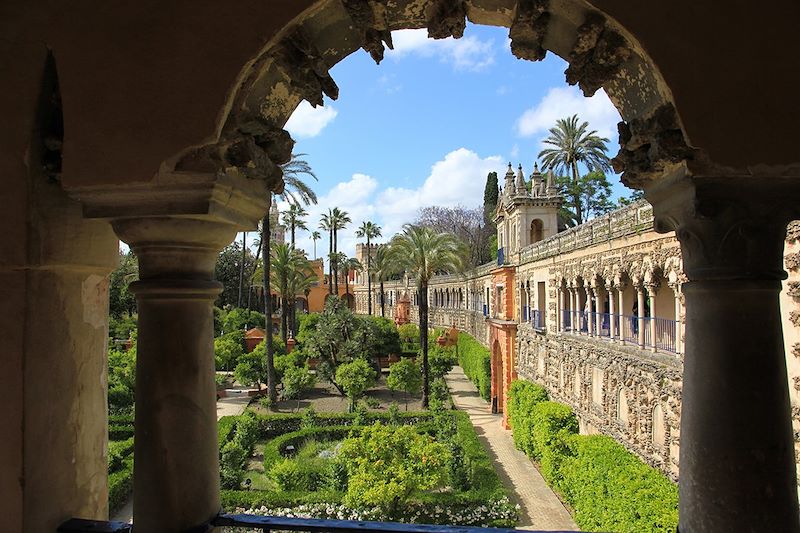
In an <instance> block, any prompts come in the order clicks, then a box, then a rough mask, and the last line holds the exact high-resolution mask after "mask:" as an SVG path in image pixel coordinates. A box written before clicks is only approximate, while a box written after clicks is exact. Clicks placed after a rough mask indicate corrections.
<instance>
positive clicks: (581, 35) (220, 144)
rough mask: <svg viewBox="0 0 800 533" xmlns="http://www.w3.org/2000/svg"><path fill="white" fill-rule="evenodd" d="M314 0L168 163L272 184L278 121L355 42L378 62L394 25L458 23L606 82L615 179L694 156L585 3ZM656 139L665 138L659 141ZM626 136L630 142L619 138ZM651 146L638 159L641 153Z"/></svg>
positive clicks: (623, 47) (664, 95)
mask: <svg viewBox="0 0 800 533" xmlns="http://www.w3.org/2000/svg"><path fill="white" fill-rule="evenodd" d="M445 5H447V6H450V4H447V3H442V2H440V1H431V0H428V1H423V2H407V1H399V2H395V3H392V4H390V5H386V4H382V3H372V2H367V1H364V0H349V1H347V2H341V1H339V0H318V1H317V2H314V3H313V4H312V5H311V6H309V7H308V9H306V10H305V11H303V12H301V13H299V14H298V15H297V16H296V17H295V18H294V19H293V20H292V21H291V22H290V23H288V24H286V25H285V26H284V27H283V28H282V30H280V31H278V32H277V33H276V34H275V36H274V37H273V38H272V39H271V40H269V41H268V42H267V43H266V44H265V45H264V46H263V47H262V48H261V49H260V50H258V51H256V52H255V53H254V55H253V56H252V57H251V58H250V60H249V61H247V63H246V64H245V65H244V67H243V68H242V69H241V71H240V73H239V75H238V76H237V77H236V79H235V81H234V82H233V84H232V87H231V89H230V91H229V93H228V97H227V101H226V102H225V104H224V106H223V109H222V113H220V115H219V118H218V120H217V125H216V131H215V132H214V134H213V135H212V136H211V138H212V140H211V141H209V142H206V143H205V144H203V145H195V146H191V147H187V148H186V149H184V150H182V151H180V152H179V153H177V154H176V155H175V156H173V157H171V158H169V159H168V160H167V162H166V166H164V167H162V168H164V169H165V170H189V171H191V170H195V171H197V170H205V171H208V170H212V169H213V170H226V169H230V168H232V167H234V168H235V169H238V171H239V172H240V173H241V174H244V175H248V176H249V175H254V174H256V173H257V174H259V175H260V176H262V179H263V177H264V176H266V177H267V179H266V180H265V181H266V182H267V186H268V187H270V188H271V189H273V190H279V189H280V188H281V180H282V178H281V174H280V172H279V170H280V169H279V167H278V165H280V164H281V163H284V162H285V161H287V160H288V159H289V157H290V155H291V148H292V141H291V139H290V138H289V136H288V134H287V133H286V132H285V131H283V130H282V129H281V128H283V125H284V124H285V123H286V121H287V120H288V118H289V116H290V115H291V113H292V112H293V111H294V109H295V108H296V107H297V106H298V105H299V103H300V102H301V101H302V100H307V101H308V102H310V103H311V104H312V105H313V106H315V107H316V106H318V105H323V103H324V99H323V95H326V96H328V97H329V98H331V99H334V100H335V99H336V98H337V97H338V94H339V88H338V86H337V85H336V83H335V81H334V80H333V78H332V77H331V76H330V74H329V70H330V69H331V68H332V67H333V66H334V65H336V64H337V63H338V62H339V61H341V60H342V59H344V58H345V57H347V56H348V55H350V54H352V53H353V52H355V51H356V50H357V49H358V48H359V47H362V48H363V49H364V50H366V51H367V52H369V53H370V55H371V56H372V57H373V59H374V60H375V61H376V62H380V61H381V60H382V59H383V55H384V50H385V46H387V45H388V46H391V33H390V31H391V30H398V29H419V28H427V29H428V35H429V36H430V37H432V38H437V39H441V38H446V37H451V36H452V37H456V38H459V37H461V36H462V35H463V32H464V28H465V25H466V21H467V19H469V21H471V22H473V23H475V24H486V25H493V26H505V27H508V28H509V29H510V31H509V37H510V40H511V51H512V53H513V54H514V55H515V56H516V57H518V58H520V59H527V60H531V61H538V60H541V59H543V58H544V57H545V55H546V53H547V52H548V51H550V52H553V53H555V54H556V55H558V56H560V57H562V58H564V59H565V60H567V61H568V63H569V66H568V68H567V69H566V71H565V75H566V81H567V83H569V84H571V85H578V86H579V87H580V89H581V90H582V92H583V93H584V95H586V96H591V95H593V94H594V93H595V92H596V91H597V90H599V89H600V88H603V89H604V90H605V91H606V93H607V94H608V96H609V98H610V99H611V101H612V102H613V103H614V105H615V106H616V108H617V109H618V110H619V112H620V115H621V116H622V118H623V120H625V121H626V123H625V124H623V126H622V128H623V129H622V130H621V131H622V134H621V137H620V138H621V139H622V142H623V146H622V150H621V151H620V153H619V155H618V156H617V158H616V159H615V163H616V165H617V167H618V168H622V169H624V174H623V180H624V181H625V182H626V183H627V184H629V185H632V186H641V185H642V184H643V183H645V182H647V181H648V180H649V179H652V178H654V177H656V176H657V175H661V174H662V173H663V172H664V171H665V170H667V169H672V168H675V167H677V166H680V165H685V164H686V163H685V162H686V160H687V159H688V158H689V157H690V156H691V155H692V150H691V149H690V148H688V146H689V143H688V141H687V136H686V134H685V133H684V131H683V128H682V124H681V120H680V116H679V114H678V111H677V110H676V107H675V105H674V103H673V97H672V94H671V91H670V89H669V87H668V85H667V83H666V81H665V80H664V78H663V77H662V74H661V71H660V69H659V68H658V66H657V65H656V63H655V61H654V60H653V59H652V58H651V57H650V56H649V54H648V53H647V51H646V49H645V47H644V46H642V45H641V44H640V43H639V41H638V39H637V38H636V36H635V35H634V34H633V33H632V32H631V31H628V29H626V28H625V27H624V26H623V25H622V24H621V23H620V22H619V21H618V20H616V19H614V18H613V17H611V16H609V15H608V14H607V13H603V12H602V11H601V10H599V9H597V8H595V7H592V6H590V5H589V4H588V3H587V2H585V1H583V0H566V1H564V2H552V3H549V4H545V3H528V2H524V3H523V2H517V1H516V0H470V1H469V2H455V3H453V5H452V6H450V7H445ZM662 139H665V140H667V139H668V142H661V141H662ZM629 141H632V142H631V146H630V147H626V146H625V143H627V142H629ZM645 143H646V144H647V145H648V146H650V150H648V151H647V153H646V154H642V153H641V150H640V149H639V147H640V146H643V145H644V144H645Z"/></svg>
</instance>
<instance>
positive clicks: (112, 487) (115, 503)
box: [108, 456, 133, 513]
mask: <svg viewBox="0 0 800 533" xmlns="http://www.w3.org/2000/svg"><path fill="white" fill-rule="evenodd" d="M131 491H133V456H128V457H127V458H125V459H124V460H123V462H122V466H121V467H120V468H119V470H117V471H116V472H112V473H109V474H108V510H109V513H114V512H115V511H116V510H118V509H119V508H120V507H122V506H123V505H124V504H125V502H126V501H127V500H128V496H129V495H130V493H131Z"/></svg>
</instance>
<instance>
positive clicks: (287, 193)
mask: <svg viewBox="0 0 800 533" xmlns="http://www.w3.org/2000/svg"><path fill="white" fill-rule="evenodd" d="M304 155H305V154H292V158H291V159H290V160H289V162H288V163H284V164H283V165H281V170H282V171H283V183H284V187H283V192H281V193H280V194H278V195H276V196H277V197H279V198H281V199H283V200H288V201H290V202H291V203H293V204H297V203H300V202H302V203H304V204H305V205H308V204H312V203H313V204H316V203H317V195H316V194H315V193H314V191H313V190H311V187H309V186H308V185H306V183H305V182H304V181H303V179H302V177H303V176H310V177H312V178H314V179H315V180H316V179H317V176H316V175H315V174H314V171H313V170H311V165H309V164H308V162H307V161H305V160H304V159H301V157H302V156H304ZM272 196H273V195H272V193H270V196H269V201H270V202H269V203H270V209H271V208H272V202H273V198H272ZM270 209H267V213H266V214H265V215H264V218H263V219H262V220H261V261H262V264H263V265H264V268H263V276H262V281H263V283H264V291H263V292H264V316H265V324H264V325H265V328H264V329H265V339H264V343H265V345H266V346H265V348H266V350H265V351H266V367H267V394H268V395H269V399H270V400H272V401H276V400H277V399H278V383H277V378H276V376H275V354H274V352H273V350H272V291H271V288H270V284H269V282H270V279H271V276H270V248H271V247H270V238H271V228H270Z"/></svg>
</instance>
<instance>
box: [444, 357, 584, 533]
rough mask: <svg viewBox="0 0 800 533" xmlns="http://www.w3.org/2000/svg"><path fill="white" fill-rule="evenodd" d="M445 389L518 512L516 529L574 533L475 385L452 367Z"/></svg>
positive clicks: (574, 527) (566, 514)
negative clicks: (519, 510)
mask: <svg viewBox="0 0 800 533" xmlns="http://www.w3.org/2000/svg"><path fill="white" fill-rule="evenodd" d="M446 380H447V386H448V388H449V389H450V394H451V396H452V398H453V403H454V404H455V406H456V407H457V408H458V409H461V410H462V411H465V412H466V413H467V414H469V418H470V420H471V421H472V425H473V426H475V431H476V432H477V433H478V438H480V439H481V441H482V442H483V445H484V446H485V447H486V449H487V450H488V452H489V455H490V456H491V458H492V461H493V462H494V464H495V468H496V470H497V473H498V475H499V476H500V479H501V480H502V481H503V485H505V487H506V489H508V491H509V492H510V493H511V499H512V501H514V500H516V501H514V503H518V504H519V505H520V507H521V508H522V509H521V511H522V512H521V516H520V521H519V523H518V524H517V527H520V528H535V529H537V530H557V531H577V530H578V526H577V525H576V524H575V521H574V520H573V519H572V517H571V516H570V514H569V512H568V511H567V510H566V509H565V508H564V505H563V504H562V503H561V501H560V500H559V499H558V497H557V496H556V495H555V493H553V491H552V490H551V489H550V487H548V486H547V483H545V481H544V478H542V475H541V474H540V473H539V471H538V470H537V469H536V467H535V466H534V465H533V463H532V462H531V460H530V459H529V458H528V457H527V456H526V455H525V454H524V453H522V452H521V451H519V450H517V449H516V448H515V447H514V441H513V439H512V437H511V432H510V431H507V430H505V429H503V426H502V419H503V417H502V415H497V414H492V413H491V411H490V410H489V405H488V404H487V403H486V402H485V401H484V400H483V399H482V398H481V397H480V396H479V395H478V390H477V389H476V388H475V385H473V384H472V382H471V381H470V380H469V379H468V378H467V376H465V375H464V371H463V370H462V369H461V367H458V366H457V367H455V368H454V369H453V370H452V371H451V372H450V373H449V374H448V375H447V376H446Z"/></svg>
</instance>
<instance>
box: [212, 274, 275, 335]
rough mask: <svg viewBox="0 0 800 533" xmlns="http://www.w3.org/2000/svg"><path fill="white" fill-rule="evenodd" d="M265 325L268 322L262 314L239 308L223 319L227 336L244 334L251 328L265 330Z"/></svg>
mask: <svg viewBox="0 0 800 533" xmlns="http://www.w3.org/2000/svg"><path fill="white" fill-rule="evenodd" d="M237 276H238V274H237ZM237 279H238V278H237ZM265 324H266V322H265V319H264V315H263V314H262V313H259V312H258V311H250V310H248V309H241V308H238V307H237V308H236V309H231V310H230V311H228V312H227V313H226V314H225V316H224V317H223V318H222V331H223V332H224V333H226V334H227V333H231V332H233V331H242V332H243V331H245V330H246V329H250V328H255V327H259V328H263V327H264V325H265Z"/></svg>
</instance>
